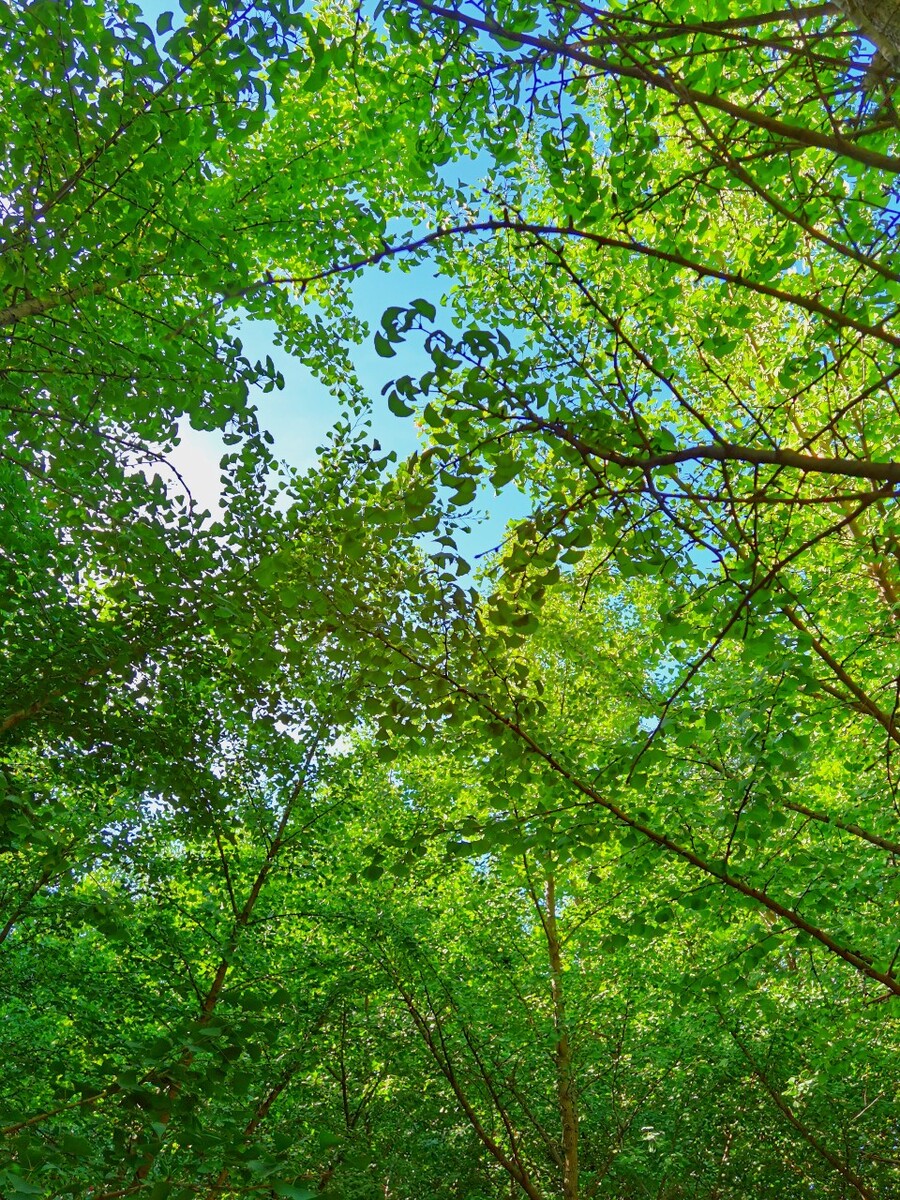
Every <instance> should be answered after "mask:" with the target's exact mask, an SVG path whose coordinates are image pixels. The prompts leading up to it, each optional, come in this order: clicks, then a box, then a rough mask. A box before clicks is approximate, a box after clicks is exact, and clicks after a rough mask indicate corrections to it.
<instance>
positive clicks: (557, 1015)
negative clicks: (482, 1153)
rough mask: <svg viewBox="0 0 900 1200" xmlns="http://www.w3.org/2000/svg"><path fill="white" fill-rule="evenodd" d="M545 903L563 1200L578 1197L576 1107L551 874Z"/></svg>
mask: <svg viewBox="0 0 900 1200" xmlns="http://www.w3.org/2000/svg"><path fill="white" fill-rule="evenodd" d="M544 904H545V909H546V912H545V915H544V931H545V933H546V935H547V950H548V952H549V957H550V994H551V997H552V1000H553V1023H554V1026H555V1028H556V1053H555V1059H556V1094H557V1099H558V1102H559V1115H560V1120H561V1123H562V1142H563V1196H564V1198H565V1200H578V1111H577V1109H576V1106H575V1078H574V1073H573V1070H572V1048H571V1046H570V1044H569V1030H568V1025H567V1023H566V998H565V992H564V990H563V974H562V953H561V947H560V942H559V935H558V933H557V929H556V881H555V879H554V877H553V876H552V875H548V877H547V884H546V887H545V890H544Z"/></svg>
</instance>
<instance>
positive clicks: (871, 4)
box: [835, 0, 900, 68]
mask: <svg viewBox="0 0 900 1200" xmlns="http://www.w3.org/2000/svg"><path fill="white" fill-rule="evenodd" d="M835 3H836V6H837V8H839V9H840V10H841V12H842V13H843V14H844V15H845V16H846V17H847V19H848V20H850V21H852V22H853V24H854V25H855V26H856V28H857V29H858V30H859V32H860V33H861V34H862V35H863V37H866V38H868V40H869V41H870V42H872V44H873V45H875V46H877V47H878V49H879V50H880V51H881V53H882V55H883V56H884V57H885V58H886V59H887V61H888V62H889V63H890V64H891V66H892V67H897V68H900V0H835Z"/></svg>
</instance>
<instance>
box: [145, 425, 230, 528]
mask: <svg viewBox="0 0 900 1200" xmlns="http://www.w3.org/2000/svg"><path fill="white" fill-rule="evenodd" d="M178 434H179V437H180V438H181V441H180V443H179V445H177V446H176V447H175V449H174V450H172V451H171V452H170V453H169V454H167V455H166V458H167V460H168V461H169V462H170V463H171V465H172V466H173V467H174V468H175V471H177V472H178V474H179V475H180V476H181V479H183V480H184V483H185V485H186V486H187V487H188V489H189V490H190V493H191V496H192V497H193V500H194V506H195V509H196V511H198V512H202V511H203V510H204V509H208V510H209V514H210V516H211V517H212V518H213V520H216V519H217V518H219V517H221V515H222V504H221V500H222V468H221V467H220V465H219V463H220V462H221V460H222V457H223V455H225V454H227V453H228V447H227V446H226V445H225V443H224V442H223V441H222V434H221V433H220V432H219V431H218V430H212V431H206V430H197V429H192V428H191V426H190V425H189V424H188V422H187V421H186V420H185V421H182V422H181V423H180V425H179V427H178ZM158 473H159V474H161V475H163V478H164V479H165V481H166V486H167V487H168V488H169V490H170V492H171V493H172V494H173V495H177V494H178V493H179V492H180V491H181V490H182V489H181V484H180V481H179V479H178V478H177V476H176V475H175V474H174V472H173V471H165V469H164V468H163V469H158Z"/></svg>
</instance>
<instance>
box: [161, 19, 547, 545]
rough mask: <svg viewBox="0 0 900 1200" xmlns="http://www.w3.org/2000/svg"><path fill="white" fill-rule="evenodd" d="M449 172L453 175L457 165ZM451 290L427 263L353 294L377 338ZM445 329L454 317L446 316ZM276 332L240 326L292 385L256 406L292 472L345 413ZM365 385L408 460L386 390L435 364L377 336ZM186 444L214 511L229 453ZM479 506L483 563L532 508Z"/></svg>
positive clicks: (379, 422)
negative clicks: (384, 324)
mask: <svg viewBox="0 0 900 1200" xmlns="http://www.w3.org/2000/svg"><path fill="white" fill-rule="evenodd" d="M141 7H142V10H143V13H144V17H145V20H146V21H147V22H148V24H150V25H151V26H154V27H155V25H156V20H157V18H158V17H159V15H160V14H161V13H163V12H167V11H172V10H174V14H173V15H174V23H175V24H176V25H177V24H179V23H180V21H181V20H183V15H182V13H181V11H180V10H179V9H178V7H177V6H176V5H172V4H166V3H160V0H143V3H142V5H141ZM446 170H447V174H448V175H450V174H452V173H453V170H454V167H453V165H452V164H450V165H449V166H448V167H447V168H446ZM461 171H462V172H463V173H464V174H465V175H466V176H467V177H468V178H469V179H471V176H472V173H473V165H472V163H471V161H468V162H467V163H466V164H465V165H462V166H461ZM448 286H449V281H448V280H446V279H437V278H436V277H435V275H434V273H433V270H432V269H431V268H430V267H429V266H428V265H427V264H423V265H419V266H417V267H414V268H413V269H412V270H407V271H401V270H398V269H397V268H396V267H394V269H393V270H391V269H390V267H388V269H387V270H372V271H369V272H367V273H366V274H365V275H364V276H363V277H362V278H361V279H359V280H357V281H356V283H355V285H354V287H353V296H354V301H355V305H356V313H357V316H359V317H360V318H362V319H363V320H365V321H366V322H367V323H368V325H369V327H370V329H371V331H372V333H374V331H375V330H376V329H377V328H378V327H379V324H380V320H381V315H382V313H383V312H384V310H385V309H386V308H388V307H389V306H391V305H399V306H401V307H405V306H407V305H409V304H410V303H411V302H412V301H413V300H414V299H416V298H417V297H423V298H425V299H427V300H430V301H431V302H432V303H433V304H435V305H436V306H437V307H440V302H441V298H442V296H443V294H444V293H445V292H446V290H447V288H448ZM444 318H445V320H444V324H445V326H446V324H447V319H448V317H447V314H446V312H445V313H444ZM274 335H275V330H274V328H273V326H272V325H270V324H268V323H266V322H259V321H245V322H243V323H242V325H241V328H240V337H241V340H242V341H243V344H244V349H245V352H246V354H247V356H248V357H249V358H251V360H256V359H257V358H260V359H265V357H266V355H270V356H271V357H272V359H273V361H274V362H275V364H276V366H277V368H278V369H279V370H280V371H281V373H282V375H283V376H284V380H285V388H284V391H282V392H272V393H270V394H269V395H263V394H259V395H258V396H257V397H256V403H257V406H258V409H259V417H260V424H261V425H262V426H263V427H264V428H265V429H267V430H268V431H269V433H271V435H272V437H273V438H274V447H273V448H274V451H275V453H276V454H277V456H278V457H279V458H281V459H283V460H284V461H286V462H288V463H290V464H291V465H293V466H296V467H299V468H308V467H311V466H313V465H314V463H315V459H316V447H318V446H320V445H321V444H322V442H323V440H324V439H325V437H326V435H327V432H328V430H329V429H330V428H331V426H332V425H333V424H334V422H335V421H336V419H337V418H338V416H339V415H340V406H339V403H338V401H337V400H336V399H335V398H334V397H333V396H332V395H331V394H330V393H329V392H328V390H327V389H326V388H324V387H323V386H322V385H321V384H320V383H319V382H318V381H317V380H316V379H315V377H314V376H313V375H312V373H311V372H310V371H309V370H308V369H307V368H306V367H305V366H304V364H303V362H302V361H301V360H300V359H299V358H296V357H293V356H291V355H289V354H288V353H286V352H285V351H284V350H283V349H281V348H279V347H278V346H277V345H276V344H275V336H274ZM351 357H352V359H353V362H354V364H355V366H356V369H357V373H358V376H359V380H360V382H361V384H362V386H363V388H364V389H365V390H366V392H367V394H368V396H369V398H370V400H371V401H372V432H373V435H374V436H375V437H377V438H378V440H379V441H380V442H381V445H382V447H383V449H384V450H396V452H397V454H398V457H405V456H406V455H408V454H410V453H411V452H412V451H413V450H415V449H416V447H417V445H419V444H420V441H419V433H418V431H417V428H416V425H415V422H414V420H413V418H406V419H401V418H397V417H395V416H393V415H392V414H391V413H390V412H389V411H388V408H387V403H386V401H385V400H384V399H383V398H382V397H381V391H382V389H383V387H384V385H385V384H386V383H387V382H388V381H389V380H391V379H392V378H395V377H397V376H400V375H412V376H414V377H415V376H416V375H418V374H421V373H422V372H424V371H425V370H427V369H428V367H429V366H430V360H429V359H428V357H427V356H426V355H425V353H424V351H423V349H422V347H421V344H417V343H416V342H415V341H408V342H405V343H404V344H403V345H402V346H400V347H398V351H397V356H396V357H395V358H391V359H389V360H385V359H382V358H380V357H379V356H378V355H377V354H376V353H375V349H374V345H373V342H372V337H371V335H370V337H369V338H368V339H367V340H366V342H365V343H364V344H363V345H361V346H357V347H353V348H352V350H351ZM181 433H182V442H181V445H180V447H179V448H178V449H177V450H176V451H175V453H174V454H173V455H172V456H171V458H172V462H173V465H174V466H175V467H176V468H177V469H178V471H179V472H180V473H181V475H182V476H183V478H184V480H185V482H186V483H187V484H188V486H189V487H190V489H191V492H192V494H193V496H194V499H195V500H196V501H197V502H198V503H199V504H200V506H201V507H207V508H210V509H211V510H212V511H215V508H216V501H217V498H218V496H219V495H220V485H219V460H220V459H221V457H222V455H223V453H225V447H224V445H223V443H222V441H221V438H220V437H219V436H218V435H216V434H211V433H199V432H197V431H195V430H193V429H191V428H189V427H186V426H185V427H183V428H182V431H181ZM478 508H479V510H480V511H481V513H482V514H483V517H484V519H483V520H481V521H479V522H478V523H477V524H474V525H473V533H472V535H471V536H470V538H468V539H467V540H466V544H465V546H461V547H460V548H461V549H462V550H463V552H464V553H465V554H466V556H467V557H468V558H470V560H471V559H472V558H473V557H474V558H477V557H478V556H479V555H480V554H483V553H486V552H487V551H489V550H490V549H491V548H493V547H494V546H496V545H498V544H499V542H500V541H501V539H502V536H503V531H504V528H505V526H506V523H507V521H508V520H510V519H511V518H512V517H514V516H521V515H523V514H524V511H525V503H524V500H523V498H522V496H521V495H519V494H518V493H517V492H516V491H515V489H514V488H508V489H507V491H506V492H505V493H504V494H503V495H502V496H499V497H497V496H494V495H493V489H491V488H490V487H486V488H485V490H484V492H483V494H482V495H481V496H480V497H479V501H478Z"/></svg>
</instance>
